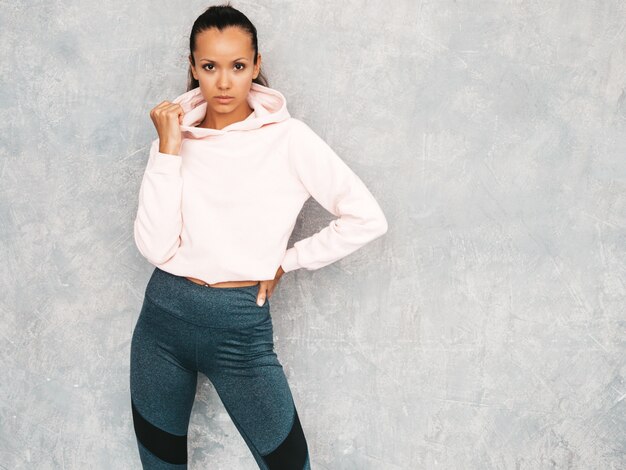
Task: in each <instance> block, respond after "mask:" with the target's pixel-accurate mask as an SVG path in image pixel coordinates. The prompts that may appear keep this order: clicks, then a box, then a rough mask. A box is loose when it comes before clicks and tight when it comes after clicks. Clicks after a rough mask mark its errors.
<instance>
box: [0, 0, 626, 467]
mask: <svg viewBox="0 0 626 470" xmlns="http://www.w3.org/2000/svg"><path fill="white" fill-rule="evenodd" d="M233 4H234V6H235V7H238V8H240V9H241V10H242V11H243V12H244V13H246V14H247V15H248V16H249V17H250V19H251V20H252V21H253V22H254V23H255V24H256V26H257V28H258V31H259V41H260V48H261V53H262V54H263V59H264V66H265V67H264V69H265V72H266V74H267V76H268V78H269V80H270V86H272V87H274V88H276V89H278V90H280V91H281V92H282V93H283V94H285V96H286V98H287V101H288V106H289V110H290V112H291V113H292V115H293V116H295V117H298V118H300V119H303V120H304V121H306V122H307V123H309V124H310V125H311V127H312V128H313V129H315V130H316V131H317V132H318V133H319V134H320V135H321V136H322V137H323V138H325V140H326V141H327V142H328V143H329V144H330V145H331V146H332V147H333V148H334V149H335V150H336V151H337V153H338V154H339V155H340V156H341V157H342V158H343V159H344V160H345V161H346V162H347V163H348V164H349V165H350V166H351V167H352V168H353V169H354V170H355V172H357V174H359V175H360V176H361V178H362V179H363V180H364V182H365V183H366V184H367V185H368V187H369V188H370V190H371V191H372V193H373V194H374V196H376V197H377V199H378V200H379V201H380V204H381V206H382V207H383V210H384V211H385V213H386V215H387V218H388V222H389V231H388V232H387V234H386V235H385V236H383V237H382V238H380V239H378V240H375V241H374V242H372V243H371V244H370V245H367V246H366V247H364V248H363V249H361V250H359V251H358V252H356V253H353V254H352V255H350V256H348V257H346V258H344V259H342V260H340V261H338V262H336V263H334V264H333V265H330V266H328V267H325V268H322V269H320V270H317V271H311V272H307V271H304V270H298V271H296V272H293V273H291V274H290V273H287V274H286V275H285V276H284V277H283V279H282V280H281V282H280V284H279V286H278V289H277V290H276V292H275V294H274V296H273V297H272V309H273V310H272V311H273V314H272V316H273V319H274V329H275V336H276V338H275V339H276V350H277V353H278V355H279V358H280V359H281V361H282V363H283V365H284V369H285V371H286V373H287V376H288V379H289V381H290V385H291V387H292V391H293V394H294V399H295V400H296V403H297V405H298V409H299V414H300V418H301V421H302V424H303V427H304V430H305V434H306V435H307V438H308V442H309V449H310V452H311V458H312V466H313V468H314V469H317V470H321V469H326V470H336V469H341V470H374V469H375V470H396V469H422V468H423V469H464V470H465V469H480V470H485V469H520V470H530V469H533V470H534V469H553V468H558V469H602V470H604V469H618V468H626V414H625V411H626V400H625V399H624V398H625V397H626V383H625V381H624V374H625V372H626V361H625V352H626V348H625V326H626V317H625V314H624V311H625V305H626V302H625V301H626V266H625V261H626V254H625V252H626V250H625V248H626V233H625V228H626V194H625V193H626V162H625V158H626V90H625V89H626V78H625V77H626V32H625V27H624V25H625V24H626V5H625V3H624V2H623V1H622V0H597V1H591V0H589V1H582V0H561V1H557V0H549V1H544V2H539V1H521V0H516V1H505V0H502V1H494V0H491V1H487V0H485V1H461V0H459V1H452V0H441V1H417V0H415V1H413V0H402V1H393V2H373V1H370V2H366V1H364V0H361V1H357V0H347V1H343V2H335V1H329V0H316V1H286V0H282V1H278V0H276V1H264V2H254V1H237V2H233ZM208 5H209V3H205V2H197V1H192V2H190V1H170V2H148V1H144V2H128V1H119V0H113V1H108V2H84V1H83V2H79V1H77V0H62V1H61V0H60V1H54V2H37V3H35V2H26V1H14V2H3V3H2V6H1V7H0V9H1V11H0V29H1V30H2V41H1V42H0V52H1V54H2V60H1V61H0V76H1V78H2V86H0V112H1V113H2V119H1V120H0V129H1V142H0V157H1V158H0V237H1V240H0V243H1V245H0V261H1V262H0V281H1V282H2V295H1V296H0V315H1V318H2V321H1V323H0V361H1V364H2V380H0V468H1V469H11V470H12V469H38V470H42V469H84V468H91V469H102V470H108V469H113V468H115V469H133V468H140V463H139V456H138V453H137V450H136V447H135V446H136V444H135V438H134V434H133V428H132V421H131V412H130V404H129V383H128V375H129V350H130V339H131V334H132V329H133V326H134V324H135V322H136V320H137V317H138V314H139V309H140V306H141V302H142V299H143V292H144V289H145V286H146V283H147V281H148V278H149V275H150V273H151V272H152V267H151V266H150V265H149V264H148V263H147V261H146V260H145V259H144V258H142V257H141V255H140V254H139V253H138V251H137V249H136V248H135V246H134V242H133V237H132V222H133V219H134V216H135V211H136V205H137V195H138V190H139V184H140V180H141V176H142V173H143V170H144V167H145V163H146V161H147V151H148V144H149V143H150V141H151V139H153V138H154V137H155V136H156V133H155V130H154V128H153V126H152V122H151V121H150V118H149V116H148V112H149V110H150V109H151V108H152V107H153V106H155V105H156V104H157V103H158V102H160V101H161V100H163V99H172V98H174V97H175V96H177V95H178V94H180V93H181V92H183V91H184V90H185V84H186V76H187V75H186V74H187V67H186V64H187V63H186V55H187V53H188V51H187V50H186V47H187V41H188V36H187V35H188V33H189V29H190V27H191V24H192V23H193V20H194V19H195V18H196V16H197V15H198V14H200V13H201V12H202V10H203V9H204V8H205V7H206V6H208ZM330 217H331V216H330V214H328V213H327V212H325V211H324V210H323V209H322V208H321V207H320V206H319V205H317V203H316V202H314V200H310V201H309V202H307V204H306V205H305V207H304V209H303V212H302V213H301V215H300V218H299V219H298V220H299V221H298V225H297V227H296V230H295V232H294V234H293V236H292V239H291V242H290V246H291V244H292V243H293V242H294V241H296V240H298V239H300V238H303V237H304V236H308V235H310V234H312V233H314V232H315V231H317V230H319V229H321V228H322V227H323V226H324V225H325V224H326V223H327V221H329V220H331V218H330ZM189 439H190V442H189V455H190V459H191V465H190V468H196V469H200V468H211V469H244V470H245V469H253V468H256V467H255V463H254V460H253V459H252V456H251V455H250V454H249V452H248V450H247V447H246V446H245V444H244V442H243V440H242V438H241V437H240V436H239V434H238V433H237V430H236V428H235V427H234V425H233V424H232V422H231V421H230V420H229V418H228V416H227V414H226V412H225V410H224V408H223V406H222V405H221V402H220V401H219V398H218V397H217V395H216V393H215V391H214V389H213V388H212V385H211V383H210V382H208V381H207V380H206V378H204V377H201V379H200V380H199V383H198V391H197V397H196V402H195V404H194V409H193V413H192V418H191V424H190V429H189Z"/></svg>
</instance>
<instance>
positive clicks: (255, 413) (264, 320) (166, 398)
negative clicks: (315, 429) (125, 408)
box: [130, 268, 310, 470]
mask: <svg viewBox="0 0 626 470" xmlns="http://www.w3.org/2000/svg"><path fill="white" fill-rule="evenodd" d="M258 288H259V286H258V284H257V285H253V286H246V287H226V288H221V287H207V286H201V285H199V284H195V283H194V282H191V281H190V280H188V279H186V278H185V277H182V276H175V275H173V274H170V273H168V272H166V271H163V270H161V269H159V268H155V270H154V272H153V273H152V276H151V278H150V281H149V282H148V285H147V287H146V291H145V297H144V302H143V306H142V309H141V313H140V314H139V319H138V320H137V323H136V325H135V328H134V331H133V335H132V341H131V352H130V405H131V408H132V417H133V426H134V430H135V436H136V438H137V446H138V451H139V457H140V459H141V463H142V466H143V468H144V469H149V470H162V469H163V470H171V469H186V468H187V429H188V426H189V419H190V415H191V408H192V405H193V402H194V399H195V394H196V381H197V374H198V372H201V373H203V374H204V375H205V376H206V377H208V379H209V380H210V381H211V383H212V384H213V386H214V387H215V390H216V392H217V394H218V396H219V398H220V400H221V401H222V403H223V405H224V408H225V409H226V411H227V412H228V414H229V416H230V418H231V419H232V421H233V423H234V424H235V426H236V428H237V429H238V430H239V432H240V433H241V436H242V438H243V440H244V441H245V443H246V444H247V446H248V448H249V449H250V451H251V452H252V455H253V456H254V459H255V460H256V462H257V464H258V466H259V468H260V469H262V470H278V469H280V470H310V463H309V454H308V448H307V443H306V439H305V436H304V433H303V430H302V427H301V425H300V420H299V418H298V413H297V412H296V407H295V404H294V401H293V397H292V394H291V390H290V389H289V385H288V383H287V379H286V377H285V373H284V371H283V368H282V365H281V363H280V362H279V360H278V358H277V356H276V353H275V352H274V342H273V328H272V318H271V315H270V302H269V300H267V299H266V301H265V304H264V305H263V306H262V307H259V306H258V305H257V304H256V297H257V292H258Z"/></svg>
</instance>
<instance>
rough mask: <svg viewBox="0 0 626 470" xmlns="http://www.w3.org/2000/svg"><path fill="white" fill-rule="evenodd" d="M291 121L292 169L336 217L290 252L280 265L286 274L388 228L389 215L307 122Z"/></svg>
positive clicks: (314, 265) (332, 257)
mask: <svg viewBox="0 0 626 470" xmlns="http://www.w3.org/2000/svg"><path fill="white" fill-rule="evenodd" d="M292 121H293V122H292V125H293V127H292V128H291V129H290V133H289V146H288V148H289V150H288V152H289V161H290V162H291V165H292V168H293V170H294V172H295V173H296V174H297V175H298V177H299V178H300V181H301V182H302V184H303V186H304V187H305V188H306V189H307V191H308V192H309V194H311V196H313V198H314V199H315V200H316V201H317V202H318V203H319V204H320V205H321V206H322V207H324V209H326V210H327V211H329V212H330V213H332V214H333V215H335V216H337V217H338V218H337V219H334V220H332V221H331V222H330V224H329V225H328V226H327V227H325V228H323V229H322V230H320V231H319V232H317V233H316V234H314V235H312V236H310V237H308V238H304V239H302V240H299V241H297V242H295V243H294V245H293V246H292V247H291V248H289V249H288V250H286V252H285V256H284V258H283V261H282V263H281V266H282V268H283V270H284V271H285V272H289V271H293V270H295V269H299V268H306V269H308V270H315V269H319V268H321V267H323V266H326V265H328V264H331V263H333V262H335V261H337V260H339V259H341V258H343V257H345V256H347V255H349V254H350V253H352V252H354V251H356V250H357V249H359V248H360V247H362V246H364V245H365V244H367V243H369V242H370V241H372V240H374V239H375V238H378V237H380V236H381V235H383V234H384V233H385V232H387V220H386V218H385V215H384V214H383V211H382V210H381V208H380V206H379V205H378V203H377V202H376V200H375V199H374V196H372V194H371V193H370V191H369V190H368V189H367V187H366V186H365V184H364V183H363V181H361V179H360V178H359V177H358V176H357V175H356V174H355V173H354V172H353V171H352V170H351V169H350V168H349V167H348V165H347V164H346V163H345V162H344V161H343V160H342V159H341V158H340V157H339V156H338V155H337V154H336V153H335V152H334V151H333V150H332V148H331V147H330V146H329V145H328V144H327V143H326V142H325V141H324V140H323V139H322V138H321V137H319V136H318V135H317V134H316V133H315V132H314V131H313V130H312V129H311V128H310V127H309V126H308V125H307V124H306V123H304V122H303V121H300V120H297V119H295V118H293V119H292Z"/></svg>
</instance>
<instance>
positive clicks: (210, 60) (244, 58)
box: [200, 57, 248, 62]
mask: <svg viewBox="0 0 626 470" xmlns="http://www.w3.org/2000/svg"><path fill="white" fill-rule="evenodd" d="M241 59H243V60H248V59H247V58H246V57H239V58H238V59H235V60H233V62H237V61H238V60H241ZM200 60H206V61H209V62H215V61H214V60H213V59H205V58H202V59H200Z"/></svg>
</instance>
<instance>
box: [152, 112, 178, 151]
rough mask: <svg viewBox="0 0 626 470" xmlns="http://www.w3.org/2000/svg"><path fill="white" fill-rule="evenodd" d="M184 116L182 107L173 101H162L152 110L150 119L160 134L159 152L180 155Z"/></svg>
mask: <svg viewBox="0 0 626 470" xmlns="http://www.w3.org/2000/svg"><path fill="white" fill-rule="evenodd" d="M184 115H185V112H184V111H183V108H182V106H181V105H180V104H178V103H172V102H171V101H162V102H161V103H159V104H157V105H156V106H155V107H154V108H152V110H150V118H152V122H153V123H154V127H155V128H156V131H157V134H159V152H161V153H169V154H172V155H178V154H179V153H180V145H181V143H182V135H181V132H180V125H181V124H182V123H183V116H184Z"/></svg>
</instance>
